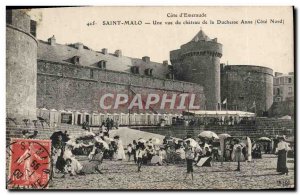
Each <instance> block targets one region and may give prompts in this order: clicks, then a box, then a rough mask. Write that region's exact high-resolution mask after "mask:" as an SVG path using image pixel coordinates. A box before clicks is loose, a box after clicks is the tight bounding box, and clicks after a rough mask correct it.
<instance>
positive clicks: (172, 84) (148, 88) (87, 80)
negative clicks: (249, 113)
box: [37, 60, 204, 113]
mask: <svg viewBox="0 0 300 195" xmlns="http://www.w3.org/2000/svg"><path fill="white" fill-rule="evenodd" d="M129 85H130V87H129ZM37 87H38V90H37V107H38V108H47V109H56V110H78V111H87V112H94V111H95V112H97V113H105V112H110V113H128V109H127V107H128V105H124V106H123V107H119V108H118V109H116V110H114V109H111V110H101V108H100V106H99V102H100V98H101V96H102V95H104V94H106V93H112V94H117V93H123V94H127V95H129V97H131V96H134V95H135V94H136V93H138V94H141V95H142V97H145V96H147V94H150V93H155V94H161V95H162V94H164V93H166V94H168V95H172V94H181V93H188V92H190V93H195V94H196V100H195V105H200V106H201V107H203V106H204V102H203V99H204V93H203V88H202V87H201V86H199V85H198V84H193V83H187V82H180V81H173V80H167V79H157V78H153V77H146V76H139V75H134V74H129V73H124V72H116V71H109V70H101V69H98V68H92V67H86V66H79V65H72V64H67V63H57V62H51V61H46V60H38V85H37ZM129 88H130V89H129ZM110 100H111V99H107V101H106V102H105V104H106V105H110V104H112V103H113V100H112V101H110ZM152 109H153V110H151V111H152V112H153V111H154V110H155V111H156V112H158V113H181V111H180V110H164V109H163V110H161V109H160V105H159V104H157V105H155V106H153V107H152ZM133 112H138V111H137V110H134V111H133ZM140 112H143V111H140ZM145 112H149V110H148V111H145Z"/></svg>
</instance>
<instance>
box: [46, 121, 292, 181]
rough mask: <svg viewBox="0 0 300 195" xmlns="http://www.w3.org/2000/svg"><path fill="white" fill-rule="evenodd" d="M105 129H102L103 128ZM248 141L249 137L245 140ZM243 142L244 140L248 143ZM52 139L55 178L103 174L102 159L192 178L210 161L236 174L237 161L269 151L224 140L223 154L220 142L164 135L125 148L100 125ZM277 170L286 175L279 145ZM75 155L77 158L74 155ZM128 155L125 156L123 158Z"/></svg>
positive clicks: (284, 148) (257, 145)
mask: <svg viewBox="0 0 300 195" xmlns="http://www.w3.org/2000/svg"><path fill="white" fill-rule="evenodd" d="M103 127H105V128H103ZM247 139H248V138H247ZM247 139H246V140H247ZM51 140H52V164H53V166H54V169H53V171H54V175H56V173H62V174H63V177H65V176H66V175H70V176H73V175H82V174H83V175H84V174H89V173H99V174H103V172H102V170H101V164H102V162H103V159H108V160H120V161H125V160H127V161H133V162H134V163H135V164H136V166H137V171H138V172H141V171H142V167H143V166H151V165H157V166H162V165H169V164H186V168H187V175H186V176H188V175H189V174H190V175H191V176H192V179H193V167H194V166H199V167H201V166H209V167H210V166H212V163H213V162H216V161H219V162H222V163H223V162H224V161H225V162H226V161H233V162H237V169H236V171H240V170H241V166H240V162H242V161H251V159H252V157H253V158H261V151H262V148H264V151H265V153H268V152H270V151H272V148H271V146H270V144H269V143H267V144H264V143H259V142H253V143H252V144H251V147H249V145H247V144H246V142H245V141H244V140H243V139H237V138H233V139H231V138H230V139H225V142H224V151H223V152H222V151H220V148H221V147H220V142H219V141H218V140H214V139H201V138H199V139H197V141H196V140H195V139H192V137H191V136H187V137H186V138H185V139H177V138H172V137H170V136H166V137H165V138H164V139H163V140H159V139H158V138H150V139H148V140H146V139H144V138H139V139H137V140H133V141H132V142H131V143H129V144H128V145H127V146H125V148H124V145H123V142H122V140H121V138H120V137H119V136H118V135H115V136H114V137H110V127H106V125H102V126H101V128H99V131H98V132H97V133H92V132H90V131H86V134H85V135H84V136H79V137H72V136H69V135H68V133H67V132H64V133H63V132H61V131H58V132H55V133H53V135H52V136H51ZM277 152H278V166H279V167H278V169H277V170H278V171H279V172H281V173H286V174H287V173H288V171H287V168H286V163H285V165H284V162H286V152H287V145H286V144H283V143H282V142H281V141H280V142H279V143H278V151H277ZM77 155H78V156H77ZM82 155H86V156H87V157H88V162H85V163H82V161H79V160H78V157H79V156H82ZM284 155H285V158H284ZM126 156H127V157H126Z"/></svg>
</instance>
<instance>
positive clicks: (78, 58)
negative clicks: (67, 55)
mask: <svg viewBox="0 0 300 195" xmlns="http://www.w3.org/2000/svg"><path fill="white" fill-rule="evenodd" d="M72 63H73V64H75V65H79V64H80V56H74V57H73V58H72Z"/></svg>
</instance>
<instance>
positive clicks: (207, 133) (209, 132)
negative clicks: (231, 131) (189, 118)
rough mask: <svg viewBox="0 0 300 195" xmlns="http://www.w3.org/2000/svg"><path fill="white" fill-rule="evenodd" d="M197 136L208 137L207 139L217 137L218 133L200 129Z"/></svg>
mask: <svg viewBox="0 0 300 195" xmlns="http://www.w3.org/2000/svg"><path fill="white" fill-rule="evenodd" d="M198 137H203V138H208V139H212V138H214V139H219V137H218V135H217V134H215V133H214V132H212V131H202V132H201V133H200V134H199V135H198Z"/></svg>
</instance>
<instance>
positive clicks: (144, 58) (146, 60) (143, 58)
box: [142, 56, 150, 63]
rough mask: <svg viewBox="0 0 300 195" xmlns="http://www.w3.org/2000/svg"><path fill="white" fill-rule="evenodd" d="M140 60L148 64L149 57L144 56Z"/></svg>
mask: <svg viewBox="0 0 300 195" xmlns="http://www.w3.org/2000/svg"><path fill="white" fill-rule="evenodd" d="M142 60H143V61H144V62H146V63H149V62H150V57H149V56H144V57H142Z"/></svg>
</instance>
